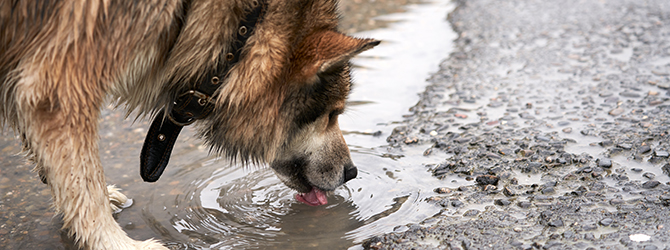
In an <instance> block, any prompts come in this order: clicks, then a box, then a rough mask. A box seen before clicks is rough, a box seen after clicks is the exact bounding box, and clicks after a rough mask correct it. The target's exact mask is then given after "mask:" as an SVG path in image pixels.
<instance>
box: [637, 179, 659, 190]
mask: <svg viewBox="0 0 670 250" xmlns="http://www.w3.org/2000/svg"><path fill="white" fill-rule="evenodd" d="M660 184H661V182H659V181H656V180H650V181H647V182H645V183H642V188H644V189H652V188H655V187H658V185H660Z"/></svg>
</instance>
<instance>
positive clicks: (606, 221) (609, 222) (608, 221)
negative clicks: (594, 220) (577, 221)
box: [600, 218, 614, 227]
mask: <svg viewBox="0 0 670 250" xmlns="http://www.w3.org/2000/svg"><path fill="white" fill-rule="evenodd" d="M612 222H614V220H613V219H612V218H605V219H602V220H600V225H603V226H606V227H608V226H609V225H612Z"/></svg>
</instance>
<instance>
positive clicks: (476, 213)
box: [463, 209, 479, 217]
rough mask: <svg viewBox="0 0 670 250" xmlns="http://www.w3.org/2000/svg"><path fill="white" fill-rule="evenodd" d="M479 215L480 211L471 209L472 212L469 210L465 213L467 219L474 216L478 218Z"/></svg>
mask: <svg viewBox="0 0 670 250" xmlns="http://www.w3.org/2000/svg"><path fill="white" fill-rule="evenodd" d="M478 214H479V210H476V209H470V210H468V211H465V213H463V216H465V217H472V216H477V215H478Z"/></svg>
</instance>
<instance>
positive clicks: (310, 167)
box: [0, 0, 378, 249]
mask: <svg viewBox="0 0 670 250" xmlns="http://www.w3.org/2000/svg"><path fill="white" fill-rule="evenodd" d="M251 2H252V1H251V0H227V1H209V0H190V1H168V0H145V1H110V0H103V1H85V0H59V1H56V0H51V1H13V0H0V58H1V59H0V60H1V61H0V84H1V85H0V103H1V104H2V105H1V106H0V115H1V116H2V119H1V121H2V123H3V124H4V125H8V126H9V127H11V128H12V129H14V131H17V132H18V133H20V135H21V136H22V138H23V144H24V147H25V149H26V151H27V153H28V154H29V155H30V157H31V159H32V160H33V161H34V162H35V163H36V170H37V171H38V172H39V173H40V175H41V176H42V178H43V179H44V180H45V181H46V182H47V183H48V185H49V187H50V188H51V193H52V195H53V198H54V199H53V200H54V206H55V208H56V210H57V211H58V212H59V213H61V214H62V215H63V222H64V227H65V228H68V229H69V230H70V232H71V233H73V234H74V235H76V238H77V239H78V244H79V245H80V246H82V247H84V248H87V249H163V247H162V246H160V245H159V244H157V243H156V242H154V241H145V242H137V241H134V240H131V239H130V238H128V237H127V236H126V235H125V233H124V232H123V231H122V230H121V228H120V227H119V226H118V225H117V224H116V223H115V222H114V220H113V218H112V216H111V214H110V204H109V200H108V195H109V192H108V189H107V188H106V184H105V177H104V174H103V169H102V166H101V162H100V159H99V156H98V135H97V133H98V124H97V123H98V118H99V115H100V109H101V106H102V105H103V103H104V102H105V101H106V100H107V99H108V98H110V97H111V98H112V100H113V101H116V102H117V103H118V104H119V105H120V106H124V107H125V108H126V110H127V111H128V114H130V113H131V112H133V111H137V112H138V113H139V114H140V116H146V115H152V114H155V113H156V112H157V111H158V110H160V109H161V108H163V107H170V105H172V100H173V99H174V98H175V96H176V95H177V94H178V93H179V91H183V90H186V89H189V88H191V87H192V86H190V83H191V82H194V81H196V80H198V79H199V78H200V77H201V76H202V75H204V72H207V71H208V70H210V69H213V68H216V65H215V63H216V62H217V61H218V58H219V56H221V55H225V53H227V51H226V48H227V46H228V44H229V43H230V42H231V40H232V38H233V35H234V34H235V32H236V26H237V24H238V23H239V21H240V18H241V17H242V16H243V15H244V12H245V10H247V9H249V7H250V6H251ZM377 43H378V42H376V41H373V40H369V39H356V38H351V37H348V36H345V35H343V34H341V33H339V32H338V31H337V14H336V11H335V1H334V0H318V1H312V0H303V1H297V0H296V1H268V7H267V11H266V13H265V16H264V18H263V22H262V23H261V24H259V25H258V26H257V29H256V31H255V33H254V35H253V36H252V37H250V38H249V40H248V43H247V45H246V47H245V52H244V53H243V57H242V59H241V60H240V62H239V63H238V64H237V65H236V66H235V67H233V68H232V69H231V71H230V74H229V76H228V77H227V78H226V79H225V81H224V83H223V84H224V86H223V87H222V88H220V89H219V90H218V91H217V93H216V97H217V101H216V104H215V108H214V112H213V114H212V115H210V116H209V117H208V118H207V119H206V120H202V121H200V122H198V123H197V124H198V127H199V130H200V134H201V135H202V136H203V138H205V140H206V141H207V143H208V144H209V145H210V146H212V147H213V149H214V151H216V152H219V153H222V154H224V155H226V156H228V157H229V158H234V159H239V160H242V161H244V162H248V161H252V162H269V163H271V164H270V165H271V166H272V168H273V169H274V170H275V171H276V172H277V173H278V174H279V176H280V178H281V179H282V180H283V181H284V182H285V183H286V184H287V185H288V186H289V187H292V188H294V189H296V190H298V191H300V192H309V189H311V188H312V187H316V188H319V189H322V190H325V191H327V190H332V189H334V188H336V187H337V186H339V185H341V184H342V183H343V182H345V181H347V179H346V178H345V177H343V176H344V174H343V172H345V171H346V170H352V169H353V171H355V168H354V167H353V163H351V159H350V157H349V151H348V149H347V147H346V143H345V142H344V139H343V137H342V133H341V131H340V129H339V126H338V124H337V115H338V114H339V113H340V112H341V111H342V110H343V108H344V100H345V98H346V96H347V95H348V92H349V88H350V79H349V66H348V62H347V61H348V60H349V59H350V58H351V57H353V56H354V55H356V54H358V53H360V52H362V51H363V50H366V49H369V48H371V47H373V46H374V45H376V44H377Z"/></svg>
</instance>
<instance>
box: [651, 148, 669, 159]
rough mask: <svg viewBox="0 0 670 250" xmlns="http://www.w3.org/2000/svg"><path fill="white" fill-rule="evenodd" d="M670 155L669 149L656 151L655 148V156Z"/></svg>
mask: <svg viewBox="0 0 670 250" xmlns="http://www.w3.org/2000/svg"><path fill="white" fill-rule="evenodd" d="M669 155H670V154H668V151H664V150H659V151H656V150H654V156H657V157H664V158H667V157H668V156H669Z"/></svg>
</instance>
